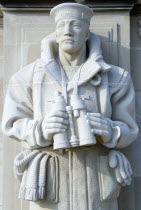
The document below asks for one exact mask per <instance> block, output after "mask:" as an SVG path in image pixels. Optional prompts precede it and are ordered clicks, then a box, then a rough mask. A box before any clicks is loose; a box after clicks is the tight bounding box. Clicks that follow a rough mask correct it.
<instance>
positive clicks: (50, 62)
mask: <svg viewBox="0 0 141 210" xmlns="http://www.w3.org/2000/svg"><path fill="white" fill-rule="evenodd" d="M42 44H43V47H42V56H41V60H40V62H39V67H41V66H42V68H43V70H44V72H45V73H46V74H48V75H49V77H51V79H52V80H53V81H54V82H55V83H56V84H57V85H58V86H61V80H62V73H61V68H60V65H59V64H58V63H57V61H56V60H55V58H54V54H53V48H56V49H57V47H54V45H55V38H54V34H52V38H51V35H50V36H49V38H48V37H46V38H45V39H44V40H43V42H42ZM87 44H88V48H89V58H88V59H87V61H86V62H85V63H84V64H83V66H82V68H81V72H79V71H77V72H76V74H75V75H74V77H73V79H72V80H71V81H70V82H69V84H68V87H67V90H68V91H69V90H71V89H72V88H73V87H74V85H75V83H76V82H77V84H78V86H80V85H83V84H84V83H86V82H88V81H89V80H91V79H92V78H93V77H94V76H95V75H96V74H97V73H98V72H100V71H101V72H103V73H105V72H107V71H109V70H110V68H111V67H110V66H109V65H108V64H106V63H105V62H104V60H103V57H102V54H101V47H100V40H99V38H98V37H97V36H96V35H95V34H93V33H91V34H90V39H89V40H88V43H87ZM56 49H55V50H56Z"/></svg>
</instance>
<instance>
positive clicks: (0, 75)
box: [0, 11, 3, 210]
mask: <svg viewBox="0 0 141 210" xmlns="http://www.w3.org/2000/svg"><path fill="white" fill-rule="evenodd" d="M0 110H1V111H0V119H1V118H2V110H3V16H2V12H1V11H0ZM0 168H1V169H0V177H1V179H0V210H2V208H3V170H2V168H3V135H2V132H1V130H0Z"/></svg>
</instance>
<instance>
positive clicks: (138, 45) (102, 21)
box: [0, 1, 141, 210]
mask: <svg viewBox="0 0 141 210" xmlns="http://www.w3.org/2000/svg"><path fill="white" fill-rule="evenodd" d="M138 3H141V1H140V2H139V1H138ZM3 15H4V18H2V15H1V16H0V91H1V94H0V97H1V98H0V109H1V110H2V106H3V102H2V99H3V98H4V95H5V92H6V89H7V84H8V81H9V79H10V77H11V76H12V75H13V74H14V72H16V71H18V70H19V69H20V68H22V67H23V66H25V65H26V64H28V63H31V62H32V61H34V60H35V59H36V58H38V57H39V56H40V42H41V40H42V39H43V38H44V37H45V36H46V35H47V34H50V33H51V32H52V31H53V30H54V23H53V21H52V20H51V19H50V17H49V11H47V10H44V11H40V10H38V9H37V10H36V9H35V10H22V9H21V10H18V9H16V10H5V11H3ZM3 22H4V30H3V27H2V23H3ZM140 28H141V13H140V12H138V13H136V12H135V13H134V14H131V15H130V11H129V10H125V9H123V10H121V9H117V10H102V11H100V10H99V11H98V10H97V11H96V12H95V17H94V18H93V20H92V24H91V30H92V31H94V32H95V33H97V34H98V35H100V37H101V40H102V48H103V52H104V57H105V59H106V61H107V62H109V63H112V64H115V65H118V66H120V67H123V68H125V69H126V70H128V71H131V75H132V78H133V82H134V86H135V91H136V111H137V122H138V125H139V127H140V131H141V117H140V116H141V111H140V110H141V82H140V80H141V79H140V78H141V77H140V75H141V69H140V66H141V58H140V56H141V29H140ZM3 38H4V48H3ZM1 115H2V112H1V114H0V117H1ZM140 136H141V132H140V134H139V137H138V138H137V141H136V142H135V143H134V144H133V145H131V146H130V147H129V148H127V149H124V150H123V153H124V154H126V156H127V157H128V159H129V160H130V162H131V164H132V167H133V171H134V180H133V182H132V185H131V186H130V187H126V188H123V189H122V192H121V194H120V197H119V210H140V209H141V199H140V195H141V164H140V157H141V140H140ZM21 150H22V148H21V146H20V145H19V144H18V143H17V142H16V141H14V140H12V139H9V138H7V137H5V136H4V137H3V136H2V134H1V133H0V168H1V169H2V170H0V177H2V179H0V210H11V209H13V210H28V209H29V203H28V202H23V201H20V200H19V199H18V189H19V183H18V181H17V180H16V179H15V177H14V174H13V160H14V157H15V156H16V154H18V153H19V152H20V151H21Z"/></svg>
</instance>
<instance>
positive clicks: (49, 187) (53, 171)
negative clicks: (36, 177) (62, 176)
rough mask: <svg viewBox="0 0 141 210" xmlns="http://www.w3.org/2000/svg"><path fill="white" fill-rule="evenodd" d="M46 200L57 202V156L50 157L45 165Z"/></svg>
mask: <svg viewBox="0 0 141 210" xmlns="http://www.w3.org/2000/svg"><path fill="white" fill-rule="evenodd" d="M46 178H47V180H46V200H47V201H49V202H51V203H57V202H58V199H59V180H58V179H59V164H58V157H51V158H50V159H49V161H48V165H47V177H46Z"/></svg>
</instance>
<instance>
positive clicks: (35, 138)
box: [25, 120, 52, 148]
mask: <svg viewBox="0 0 141 210" xmlns="http://www.w3.org/2000/svg"><path fill="white" fill-rule="evenodd" d="M41 125H42V120H39V121H38V120H29V122H28V125H27V128H26V136H25V139H26V141H27V143H28V144H29V146H30V147H32V148H38V147H47V146H49V145H52V138H49V139H47V140H46V139H44V138H43V135H42V131H41Z"/></svg>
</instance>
